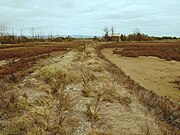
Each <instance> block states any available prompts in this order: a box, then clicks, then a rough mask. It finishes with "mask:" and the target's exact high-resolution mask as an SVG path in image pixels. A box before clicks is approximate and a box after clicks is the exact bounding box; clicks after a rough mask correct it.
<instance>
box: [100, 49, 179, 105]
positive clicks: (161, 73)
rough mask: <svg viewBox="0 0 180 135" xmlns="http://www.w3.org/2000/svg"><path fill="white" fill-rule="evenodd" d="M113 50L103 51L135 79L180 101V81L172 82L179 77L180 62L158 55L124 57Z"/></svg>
mask: <svg viewBox="0 0 180 135" xmlns="http://www.w3.org/2000/svg"><path fill="white" fill-rule="evenodd" d="M112 51H113V49H104V50H103V51H102V53H103V54H104V55H105V56H106V58H107V59H108V60H110V61H111V62H112V63H114V64H116V65H117V66H118V67H120V68H121V69H122V71H123V72H125V74H127V75H129V76H130V77H131V78H132V79H133V80H135V81H137V82H138V83H140V84H141V85H142V86H143V87H145V88H147V89H150V90H153V91H155V92H156V93H157V94H158V95H160V96H168V97H171V98H172V99H174V100H175V101H177V102H179V101H180V91H179V83H172V82H174V81H175V80H176V82H177V79H179V76H180V70H179V67H180V62H178V61H165V60H163V59H160V58H157V57H144V56H143V57H137V58H130V57H122V56H120V55H115V54H113V53H112Z"/></svg>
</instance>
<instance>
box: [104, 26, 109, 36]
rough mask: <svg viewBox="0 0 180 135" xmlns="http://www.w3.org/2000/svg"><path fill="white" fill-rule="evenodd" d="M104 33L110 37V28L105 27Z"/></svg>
mask: <svg viewBox="0 0 180 135" xmlns="http://www.w3.org/2000/svg"><path fill="white" fill-rule="evenodd" d="M103 31H104V32H105V36H108V35H109V28H108V27H104V29H103Z"/></svg>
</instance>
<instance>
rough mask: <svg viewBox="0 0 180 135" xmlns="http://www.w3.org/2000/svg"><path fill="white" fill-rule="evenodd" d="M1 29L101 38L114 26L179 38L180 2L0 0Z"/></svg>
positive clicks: (172, 0)
mask: <svg viewBox="0 0 180 135" xmlns="http://www.w3.org/2000/svg"><path fill="white" fill-rule="evenodd" d="M0 25H6V26H8V27H14V28H15V29H20V28H22V29H23V31H24V32H28V30H27V29H28V28H31V27H34V28H35V29H36V30H38V31H40V32H42V33H46V34H47V33H53V34H56V33H58V34H63V35H78V34H80V35H102V34H103V31H102V29H103V27H105V26H109V27H111V26H115V28H116V33H123V34H130V33H132V32H133V30H134V29H135V28H139V29H140V31H141V32H143V33H145V34H149V35H155V36H165V35H166V36H178V37H180V0H0Z"/></svg>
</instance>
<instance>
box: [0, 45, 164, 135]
mask: <svg viewBox="0 0 180 135" xmlns="http://www.w3.org/2000/svg"><path fill="white" fill-rule="evenodd" d="M44 62H45V61H44ZM39 64H41V66H40V68H39V69H37V70H36V71H34V73H32V74H31V75H29V76H27V77H26V78H25V79H24V80H23V81H22V82H21V83H20V84H18V85H17V86H16V87H15V89H14V91H16V94H14V96H13V104H16V105H18V107H19V108H18V110H20V111H17V110H16V109H15V108H14V112H16V115H15V116H14V115H12V114H14V113H13V112H12V114H11V115H10V116H11V117H10V116H9V117H7V115H8V114H9V113H7V112H6V113H7V114H6V113H1V115H2V117H1V119H0V128H1V131H0V134H3V135H6V134H11V133H17V134H38V135H39V134H61V135H65V134H68V135H99V134H104V135H122V134H127V135H130V134H132V135H135V134H136V135H147V134H148V135H160V134H162V132H161V129H160V128H159V126H158V124H157V122H156V120H155V118H154V116H153V114H151V113H149V112H148V110H147V109H146V108H145V107H144V106H142V105H141V104H140V103H139V101H138V100H137V98H136V97H135V95H134V94H132V93H130V92H129V91H128V90H126V89H125V88H124V87H122V86H121V85H120V84H119V83H118V82H117V81H116V80H115V77H114V76H113V75H112V74H111V73H109V72H108V71H107V70H106V69H105V65H106V61H104V60H102V59H100V58H98V57H97V55H96V52H95V50H94V48H92V47H87V48H86V49H85V50H83V48H80V49H77V50H73V51H71V52H68V53H66V54H64V55H62V56H56V57H53V58H50V59H48V60H47V61H46V62H45V63H39ZM10 101H12V97H11V100H10ZM9 109H12V108H9ZM5 114H6V117H5ZM2 118H3V119H2Z"/></svg>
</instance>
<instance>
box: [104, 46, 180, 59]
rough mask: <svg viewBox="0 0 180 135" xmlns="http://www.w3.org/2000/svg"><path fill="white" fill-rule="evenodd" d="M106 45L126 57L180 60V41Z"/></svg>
mask: <svg viewBox="0 0 180 135" xmlns="http://www.w3.org/2000/svg"><path fill="white" fill-rule="evenodd" d="M105 47H106V48H107V47H110V48H122V49H115V50H114V52H113V53H115V54H120V55H122V56H125V57H138V56H156V57H159V58H162V59H166V60H177V61H180V43H178V42H171V43H138V44H137V43H124V44H122V43H120V44H106V45H105Z"/></svg>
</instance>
